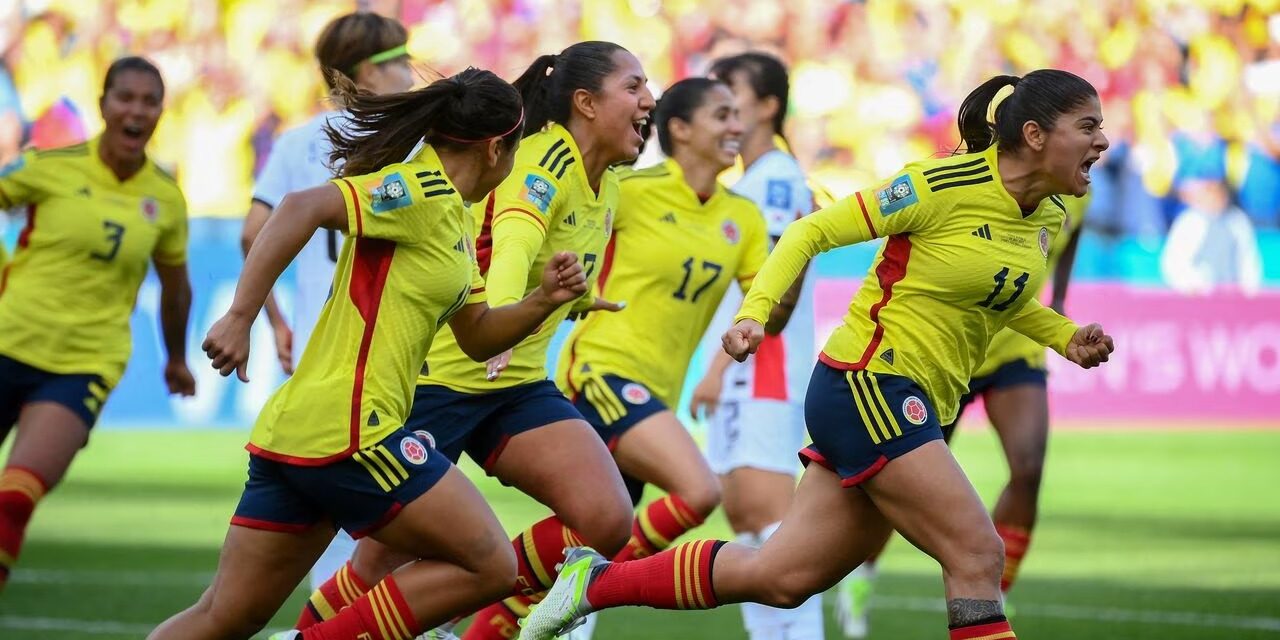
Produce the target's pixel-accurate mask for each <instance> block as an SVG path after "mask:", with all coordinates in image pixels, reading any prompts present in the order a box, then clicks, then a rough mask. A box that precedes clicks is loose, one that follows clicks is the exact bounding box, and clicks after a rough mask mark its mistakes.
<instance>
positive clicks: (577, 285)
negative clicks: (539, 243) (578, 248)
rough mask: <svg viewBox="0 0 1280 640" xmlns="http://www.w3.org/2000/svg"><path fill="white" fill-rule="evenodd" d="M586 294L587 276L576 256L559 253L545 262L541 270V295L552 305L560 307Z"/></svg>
mask: <svg viewBox="0 0 1280 640" xmlns="http://www.w3.org/2000/svg"><path fill="white" fill-rule="evenodd" d="M586 292H587V275H586V273H584V272H583V271H582V265H581V264H580V263H579V262H578V256H576V255H574V254H573V252H571V251H561V252H560V253H557V254H556V255H554V256H551V259H550V260H548V261H547V266H546V268H544V269H543V270H542V294H543V295H544V296H546V298H547V300H548V301H550V302H551V303H552V304H555V305H561V304H564V303H566V302H570V301H573V300H576V299H578V298H579V297H581V296H582V294H584V293H586Z"/></svg>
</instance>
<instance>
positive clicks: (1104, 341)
mask: <svg viewBox="0 0 1280 640" xmlns="http://www.w3.org/2000/svg"><path fill="white" fill-rule="evenodd" d="M1115 350H1116V345H1115V342H1114V341H1113V340H1112V339H1111V336H1109V335H1107V334H1106V333H1105V332H1103V330H1102V325H1100V324H1098V323H1096V322H1095V323H1093V324H1091V325H1088V326H1084V327H1080V328H1079V329H1077V330H1076V333H1075V335H1073V336H1071V342H1068V343H1067V349H1066V356H1067V359H1068V360H1070V361H1072V362H1074V363H1076V364H1078V365H1080V368H1082V369H1091V368H1093V367H1096V366H1098V365H1100V364H1102V363H1104V362H1106V361H1107V360H1108V359H1110V357H1111V352H1112V351H1115Z"/></svg>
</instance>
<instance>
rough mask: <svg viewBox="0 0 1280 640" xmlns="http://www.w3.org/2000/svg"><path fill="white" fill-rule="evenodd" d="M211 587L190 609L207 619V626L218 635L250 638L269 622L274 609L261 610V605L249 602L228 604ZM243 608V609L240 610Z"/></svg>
mask: <svg viewBox="0 0 1280 640" xmlns="http://www.w3.org/2000/svg"><path fill="white" fill-rule="evenodd" d="M217 596H218V594H217V593H215V592H214V590H213V589H212V588H210V590H209V591H206V592H205V595H204V597H201V598H200V601H199V602H197V603H196V604H195V606H193V607H192V608H191V611H192V612H193V613H194V614H195V615H196V616H197V617H200V618H204V619H205V620H206V621H207V624H208V626H209V627H212V628H213V629H217V630H218V635H219V637H225V638H251V637H253V636H254V635H255V634H257V633H258V632H259V631H262V630H263V629H265V628H266V626H267V624H269V623H270V622H271V617H272V615H274V614H275V612H274V611H266V610H262V608H261V607H256V606H253V603H249V606H247V607H243V608H242V607H239V606H236V605H234V604H230V605H229V604H228V603H227V601H226V599H224V598H219V597H217ZM242 609H243V610H242Z"/></svg>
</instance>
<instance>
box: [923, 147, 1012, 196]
mask: <svg viewBox="0 0 1280 640" xmlns="http://www.w3.org/2000/svg"><path fill="white" fill-rule="evenodd" d="M904 169H905V171H907V172H909V173H915V174H916V175H917V176H919V177H920V178H921V179H922V181H923V183H924V184H922V185H919V186H920V188H921V189H922V190H924V191H927V192H929V193H934V194H937V193H942V192H944V191H947V190H954V189H958V188H962V187H970V186H976V185H981V184H986V183H989V182H994V181H995V172H994V171H993V170H992V156H991V155H990V154H988V153H966V154H961V155H956V156H948V157H944V158H931V159H928V160H921V161H919V162H913V163H911V164H908V165H907V166H906V167H905V168H904Z"/></svg>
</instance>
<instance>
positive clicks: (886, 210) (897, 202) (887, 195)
mask: <svg viewBox="0 0 1280 640" xmlns="http://www.w3.org/2000/svg"><path fill="white" fill-rule="evenodd" d="M876 201H877V202H878V203H879V205H880V215H882V216H887V215H889V214H891V213H895V212H898V211H901V210H903V209H905V208H907V207H908V206H910V205H913V204H915V203H917V202H919V201H920V198H919V197H918V196H917V195H916V189H915V186H914V185H912V184H911V176H910V175H907V174H903V175H900V176H898V177H897V178H894V179H893V182H890V183H889V186H887V187H885V188H883V189H881V190H879V191H877V192H876Z"/></svg>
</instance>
